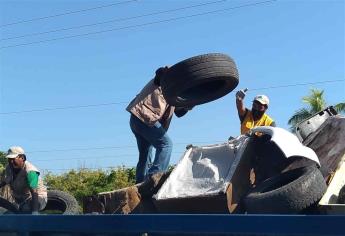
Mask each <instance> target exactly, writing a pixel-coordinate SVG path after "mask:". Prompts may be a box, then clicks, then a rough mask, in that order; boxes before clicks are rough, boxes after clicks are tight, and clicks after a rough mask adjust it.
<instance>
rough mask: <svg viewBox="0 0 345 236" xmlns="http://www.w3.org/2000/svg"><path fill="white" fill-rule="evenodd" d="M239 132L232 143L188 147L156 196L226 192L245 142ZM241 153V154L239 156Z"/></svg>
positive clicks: (174, 196)
mask: <svg viewBox="0 0 345 236" xmlns="http://www.w3.org/2000/svg"><path fill="white" fill-rule="evenodd" d="M246 139H247V137H245V136H239V137H238V138H237V139H234V140H232V141H230V142H229V143H224V144H217V145H211V146H203V147H193V148H190V149H188V150H187V151H186V152H185V154H184V155H183V157H182V158H181V160H180V162H179V163H178V164H177V166H176V167H175V168H174V170H173V172H172V173H171V174H170V176H169V178H168V179H167V180H166V182H165V183H164V184H163V186H162V187H161V189H160V190H159V191H158V193H157V194H156V195H155V196H154V198H156V199H157V200H160V199H170V198H184V197H195V196H200V195H212V194H217V193H219V192H225V191H226V188H227V186H228V184H229V181H230V179H231V177H232V174H233V172H234V170H235V169H236V165H237V163H238V160H236V159H239V158H240V156H241V153H238V150H239V149H240V148H241V147H242V146H243V144H244V143H245V142H244V141H245V140H246ZM237 157H238V158H237Z"/></svg>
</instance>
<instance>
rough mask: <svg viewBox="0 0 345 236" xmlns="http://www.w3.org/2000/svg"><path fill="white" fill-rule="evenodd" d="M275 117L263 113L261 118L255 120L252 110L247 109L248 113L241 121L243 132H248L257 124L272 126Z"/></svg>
mask: <svg viewBox="0 0 345 236" xmlns="http://www.w3.org/2000/svg"><path fill="white" fill-rule="evenodd" d="M273 122H274V121H273V119H272V118H271V117H269V116H268V115H266V113H265V114H263V115H262V117H261V118H260V119H259V120H256V121H254V118H253V114H252V111H250V110H247V112H246V115H245V117H244V119H243V121H242V123H241V134H245V133H247V132H248V131H249V130H250V129H252V128H254V127H257V126H271V125H272V123H273Z"/></svg>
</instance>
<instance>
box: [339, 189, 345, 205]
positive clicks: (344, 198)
mask: <svg viewBox="0 0 345 236" xmlns="http://www.w3.org/2000/svg"><path fill="white" fill-rule="evenodd" d="M338 204H345V185H344V186H343V187H342V188H341V189H340V191H339V196H338Z"/></svg>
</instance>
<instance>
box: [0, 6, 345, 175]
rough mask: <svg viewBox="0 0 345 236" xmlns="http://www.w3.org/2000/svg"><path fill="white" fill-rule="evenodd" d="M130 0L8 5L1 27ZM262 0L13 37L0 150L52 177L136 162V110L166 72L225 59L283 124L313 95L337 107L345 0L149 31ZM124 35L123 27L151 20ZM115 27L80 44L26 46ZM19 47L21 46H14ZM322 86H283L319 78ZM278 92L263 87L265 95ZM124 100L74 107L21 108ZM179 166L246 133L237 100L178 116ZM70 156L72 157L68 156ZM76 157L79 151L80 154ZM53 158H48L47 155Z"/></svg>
mask: <svg viewBox="0 0 345 236" xmlns="http://www.w3.org/2000/svg"><path fill="white" fill-rule="evenodd" d="M116 2H120V1H81V0H80V1H58V0H51V1H6V0H5V1H4V0H3V1H0V25H5V24H8V23H12V22H18V21H21V20H27V19H32V18H37V17H44V16H51V15H56V14H60V13H65V12H71V11H78V10H83V9H89V8H96V7H99V6H104V5H109V4H112V3H116ZM208 2H216V1H177V0H175V1H164V2H163V1H158V0H155V1H153V0H151V1H149V0H147V1H146V0H138V1H132V2H128V3H126V4H121V5H116V6H115V5H114V6H109V7H103V8H98V9H95V10H89V11H83V12H80V13H78V14H77V13H76V14H68V15H64V16H59V17H51V18H47V19H44V20H37V21H32V22H27V23H20V24H13V25H9V26H2V27H0V38H1V39H4V38H9V37H15V36H21V35H25V34H31V33H38V32H44V31H51V30H55V29H60V28H68V27H74V26H79V25H86V24H93V23H96V22H103V21H109V20H114V19H119V18H125V17H132V16H138V15H142V14H148V13H152V12H157V11H165V10H170V9H176V8H182V7H187V6H193V5H198V4H203V3H208ZM258 2H260V1H237V0H233V1H230V0H228V1H219V2H218V3H213V4H208V5H205V6H203V7H197V8H190V9H186V10H181V11H175V12H171V13H166V14H159V15H152V16H149V17H143V18H137V19H132V20H127V21H118V22H113V23H108V24H100V25H96V26H93V27H83V28H80V29H75V30H65V31H59V32H54V33H49V34H42V35H37V36H30V37H23V38H19V39H12V40H0V113H1V114H0V134H1V136H0V137H1V139H0V150H4V151H6V150H7V149H8V147H9V146H12V145H20V146H22V147H24V149H25V150H26V151H27V152H28V158H29V160H31V161H32V162H33V163H34V164H35V165H37V166H38V167H39V168H41V169H43V170H50V171H52V172H54V173H61V172H64V171H67V170H68V169H71V168H79V167H86V168H102V167H110V166H119V165H125V166H135V164H136V162H137V155H138V154H137V149H136V143H135V138H134V136H133V134H132V132H131V131H130V128H129V124H128V122H129V113H128V112H126V111H125V107H126V105H127V103H128V102H129V101H130V100H131V99H132V98H133V97H134V96H135V95H136V94H137V92H139V91H140V89H141V88H142V87H143V86H144V85H145V84H146V83H147V82H148V81H149V80H150V79H151V78H152V77H153V75H154V71H155V69H156V68H157V67H159V66H163V65H173V64H175V63H177V62H178V61H180V60H183V59H186V58H188V57H192V56H196V55H199V54H204V53H210V52H221V53H225V54H228V55H230V56H231V57H232V58H233V59H234V60H235V62H236V63H237V66H238V70H239V73H240V83H239V86H238V87H237V88H236V90H237V89H240V88H246V87H247V88H249V91H248V93H247V97H246V105H247V106H248V107H250V106H251V101H252V99H253V97H254V96H255V95H256V94H266V95H268V96H269V98H270V100H271V105H270V107H269V110H268V114H269V115H270V116H271V117H273V118H274V119H275V120H276V123H277V125H278V126H280V127H282V128H288V125H287V120H288V119H289V118H290V117H291V115H292V114H293V113H294V111H296V110H297V109H299V108H301V107H302V106H303V103H302V102H301V97H303V96H305V95H307V94H308V93H309V90H310V89H311V88H318V89H323V90H324V91H325V97H326V100H327V101H328V103H329V104H335V103H338V102H341V101H344V100H345V95H344V94H345V81H344V72H345V71H344V70H345V69H344V68H345V60H344V55H345V54H344V52H345V46H344V44H345V43H344V42H345V38H344V37H345V36H344V35H345V34H344V29H345V19H344V14H345V13H344V12H345V10H344V9H345V5H344V1H340V0H339V1H326V0H325V1H284V0H281V1H274V2H267V3H263V4H258V5H253V6H247V7H242V8H236V9H233V10H228V11H224V12H218V13H215V14H208V15H203V16H196V17H190V18H185V19H180V20H175V21H170V22H164V23H157V24H151V22H157V21H162V20H166V19H171V18H178V17H184V16H190V15H194V14H199V13H203V12H209V11H214V10H220V9H228V8H233V7H238V6H243V5H246V4H248V3H249V4H254V3H258ZM146 23H148V25H146V26H141V27H132V28H127V29H123V30H113V29H118V28H122V27H128V26H134V25H139V24H146ZM106 30H112V31H109V32H106V33H99V34H93V35H88V36H83V37H74V38H70V39H63V40H54V41H49V42H43V43H37V44H36V43H34V44H29V45H26V46H15V45H18V44H25V43H32V42H37V41H42V40H43V41H44V40H49V39H55V38H60V37H68V36H73V35H79V34H86V33H90V32H98V31H106ZM7 46H15V47H7ZM330 80H341V81H338V82H332V83H322V84H315V85H304V86H293V87H279V86H285V85H292V84H301V83H313V82H318V81H330ZM275 86H278V87H279V88H270V89H262V88H267V87H275ZM105 103H118V104H113V105H104V106H94V107H85V108H76V109H63V110H51V111H44V112H28V113H17V114H13V113H12V114H5V113H9V112H14V111H25V110H35V109H42V108H57V107H68V106H82V105H90V104H105ZM169 134H170V136H171V138H172V139H173V141H174V150H173V155H172V159H171V164H174V163H176V162H177V161H178V160H179V158H180V156H181V155H182V152H183V151H184V150H185V146H186V145H187V144H189V143H192V144H196V145H200V144H201V143H204V144H214V143H218V142H223V141H225V140H227V138H228V137H229V136H230V135H231V136H237V135H239V120H238V116H237V111H236V107H235V92H231V93H230V94H228V95H227V96H225V97H223V98H221V99H218V100H217V101H213V102H210V103H207V104H204V105H201V106H197V107H195V108H194V109H193V110H192V111H191V112H190V113H188V114H187V115H186V116H185V117H183V118H181V119H178V118H177V117H174V119H173V122H172V125H171V127H170V129H169ZM66 149H68V150H69V151H63V150H66ZM76 149H78V150H76ZM42 151H44V152H42Z"/></svg>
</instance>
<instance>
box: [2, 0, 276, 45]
mask: <svg viewBox="0 0 345 236" xmlns="http://www.w3.org/2000/svg"><path fill="white" fill-rule="evenodd" d="M275 1H277V0H269V1H263V2H256V3H250V4H245V5H241V6H236V7H231V8H225V9H220V10H214V11H208V12H203V13H198V14H193V15H188V16H182V17H175V18H170V19H166V20H159V21H153V22H148V23H143V24H137V25H130V26H125V27H120V28H114V29H109V30H101V31H96V32H90V33H85V34H76V35H70V36H64V37H59V38H52V39H46V40H40V41H35V42H28V43H21V44H14V45H9V46H4V47H0V49H5V48H13V47H20V46H27V45H32V44H40V43H46V42H52V41H57V40H62V39H70V38H76V37H83V36H89V35H95V34H102V33H107V32H112V31H119V30H125V29H131V28H139V27H143V26H148V25H154V24H160V23H165V22H171V21H177V20H182V19H187V18H192V17H196V16H203V15H209V14H214V13H219V12H225V11H229V10H234V9H238V8H244V7H250V6H255V5H262V4H266V3H271V2H275Z"/></svg>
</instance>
